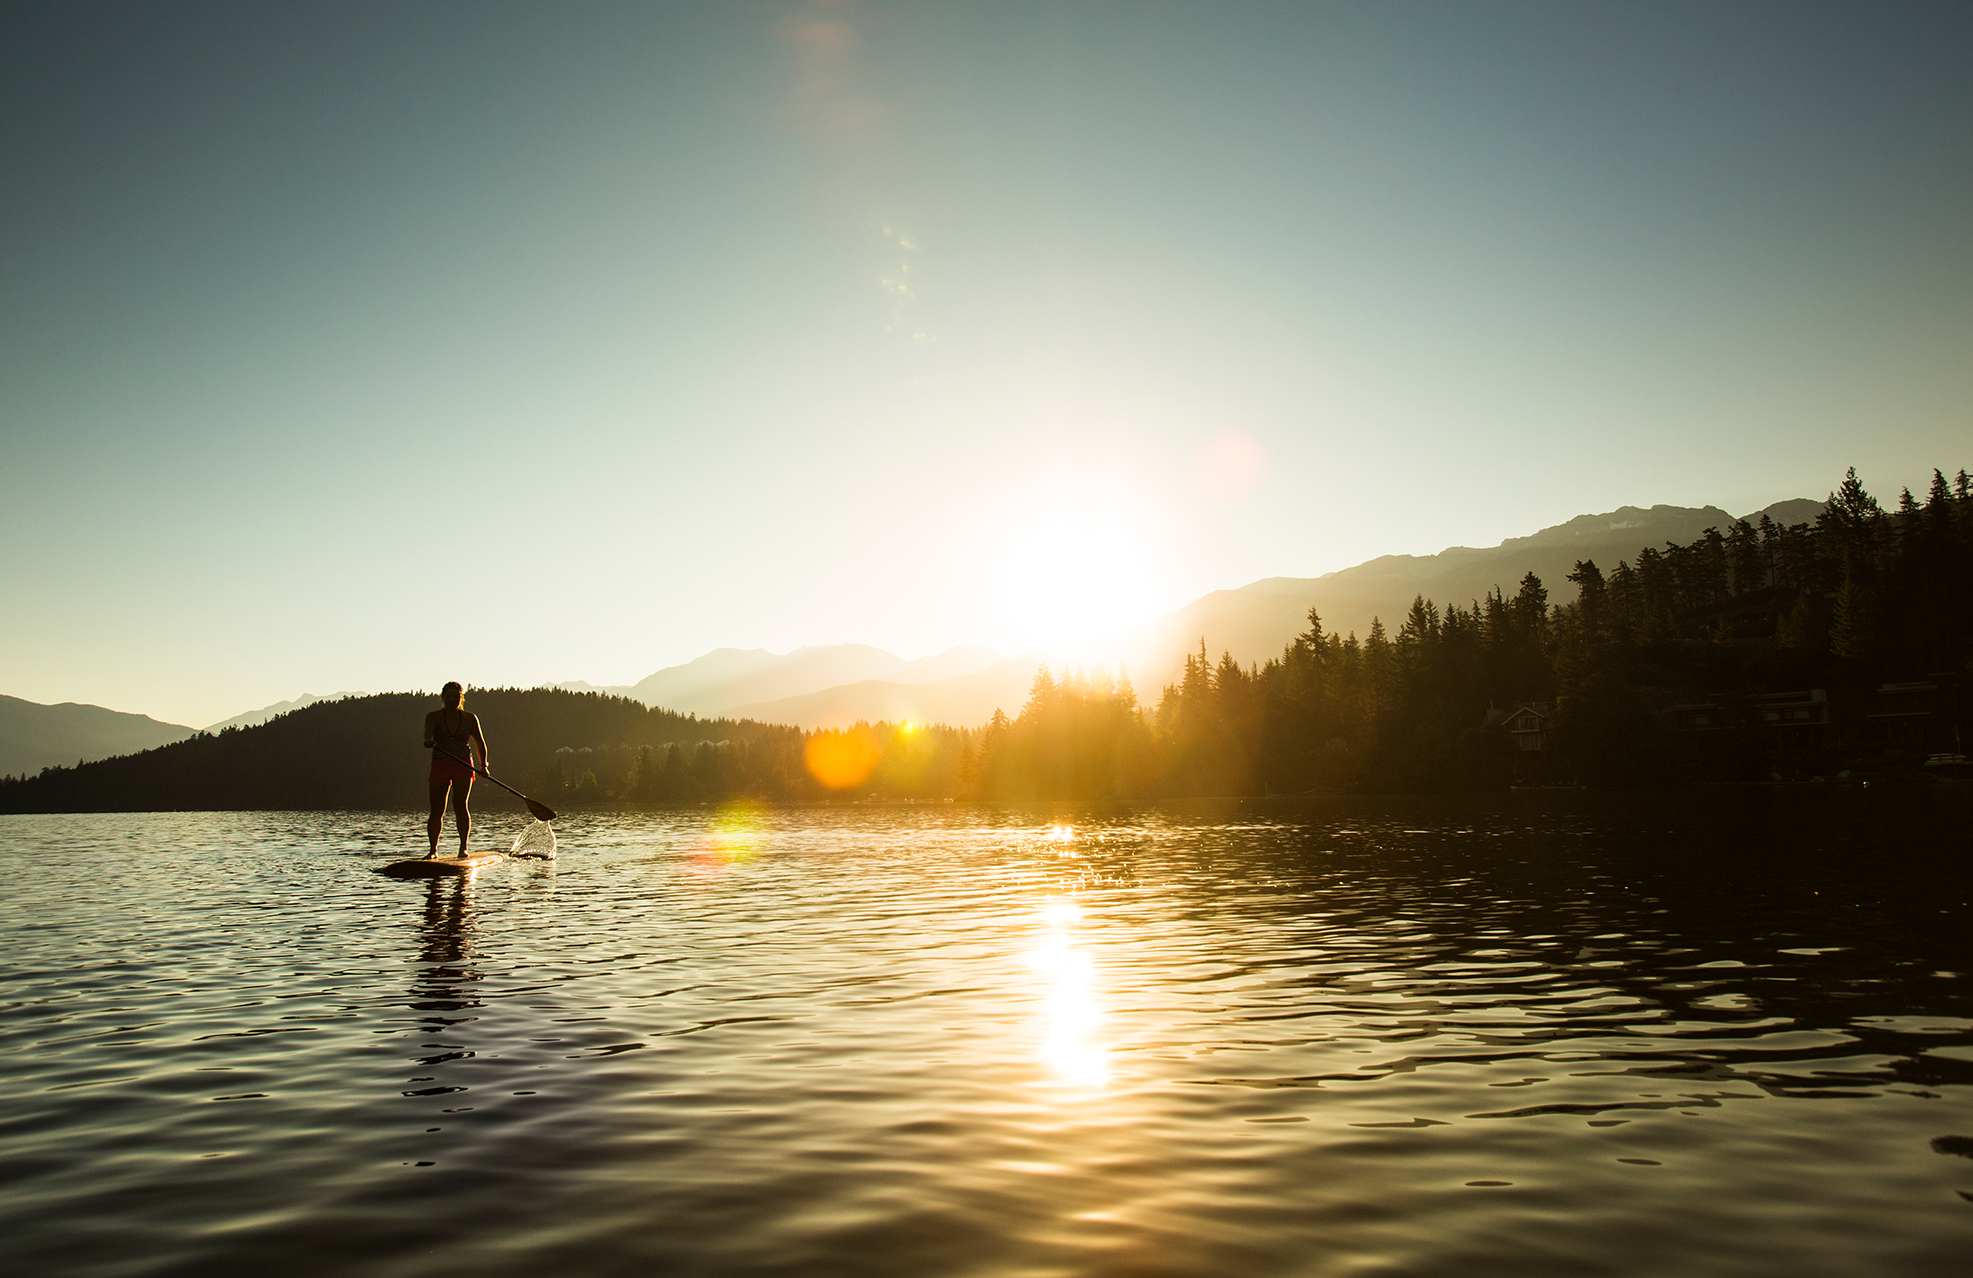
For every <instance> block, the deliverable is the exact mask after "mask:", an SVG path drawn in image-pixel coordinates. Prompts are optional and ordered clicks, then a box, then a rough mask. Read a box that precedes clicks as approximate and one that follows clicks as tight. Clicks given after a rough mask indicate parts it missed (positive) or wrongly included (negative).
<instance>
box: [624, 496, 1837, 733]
mask: <svg viewBox="0 0 1973 1278" xmlns="http://www.w3.org/2000/svg"><path fill="white" fill-rule="evenodd" d="M1822 508H1823V503H1822V502H1819V501H1811V500H1808V499H1806V498H1800V499H1796V500H1792V501H1783V502H1777V503H1775V504H1774V505H1772V506H1769V507H1767V509H1766V510H1764V511H1756V512H1755V513H1754V514H1752V515H1749V516H1748V519H1750V520H1752V521H1754V522H1756V523H1758V522H1759V519H1760V516H1761V515H1763V514H1765V515H1767V516H1768V517H1769V518H1770V519H1773V520H1774V521H1775V522H1776V523H1780V524H1799V523H1808V522H1811V521H1813V520H1814V519H1815V517H1816V516H1817V515H1818V514H1820V513H1821V512H1822ZM1732 522H1733V516H1731V515H1729V514H1727V512H1725V511H1724V510H1721V509H1719V508H1718V507H1716V506H1702V507H1698V508H1692V507H1685V506H1653V507H1651V508H1650V509H1649V510H1643V509H1640V508H1638V507H1636V506H1625V507H1622V508H1620V509H1618V510H1613V511H1610V512H1608V513H1607V514H1601V515H1582V516H1579V517H1577V518H1575V519H1572V520H1570V521H1569V522H1568V523H1566V524H1558V525H1556V526H1555V527H1553V528H1544V529H1542V530H1541V531H1540V532H1538V533H1535V534H1533V535H1531V536H1527V537H1512V538H1509V539H1508V540H1506V541H1503V542H1501V543H1500V544H1499V545H1498V546H1489V547H1485V548H1480V549H1475V548H1472V547H1467V546H1453V547H1450V548H1449V549H1446V550H1444V551H1441V552H1440V553H1438V554H1436V555H1385V556H1383V557H1382V558H1378V559H1373V560H1371V561H1369V562H1368V563H1363V564H1358V565H1357V566H1356V567H1354V568H1344V569H1342V570H1340V571H1338V572H1332V573H1329V574H1327V575H1326V576H1322V577H1269V578H1267V579H1265V580H1262V581H1256V582H1252V583H1250V584H1248V585H1245V586H1241V587H1239V588H1238V589H1235V590H1215V591H1214V592H1212V593H1211V594H1209V595H1205V596H1203V597H1201V598H1199V599H1195V600H1193V601H1192V602H1191V603H1189V604H1187V605H1186V606H1185V607H1183V608H1180V609H1178V610H1177V611H1175V612H1170V613H1167V614H1165V615H1164V616H1162V617H1159V618H1158V619H1156V620H1155V621H1151V622H1149V623H1147V624H1145V625H1142V626H1138V627H1136V628H1134V629H1132V630H1129V631H1125V632H1124V633H1123V634H1121V635H1118V636H1115V637H1114V638H1113V639H1112V640H1111V641H1110V642H1109V643H1107V644H1105V645H1102V646H1101V647H1100V648H1099V652H1100V653H1101V654H1102V659H1103V660H1104V661H1105V662H1106V664H1108V666H1109V667H1110V668H1111V669H1112V670H1113V671H1114V670H1115V669H1116V667H1118V666H1119V665H1121V666H1122V667H1123V669H1124V671H1125V672H1126V673H1128V674H1129V675H1130V677H1131V680H1132V682H1133V683H1134V684H1135V686H1136V688H1137V695H1138V698H1139V699H1140V700H1141V701H1143V702H1144V703H1146V704H1155V703H1156V701H1157V698H1158V694H1159V692H1160V691H1161V690H1162V689H1163V687H1164V685H1165V684H1167V683H1169V682H1171V681H1173V680H1174V679H1175V678H1177V676H1178V674H1179V672H1180V670H1181V668H1182V667H1183V664H1184V660H1185V654H1186V653H1188V652H1194V651H1197V649H1198V646H1199V641H1200V639H1201V638H1203V639H1204V640H1205V643H1206V650H1207V653H1208V655H1210V656H1211V657H1212V658H1213V659H1214V660H1218V659H1219V655H1220V654H1221V653H1222V652H1231V653H1232V654H1233V656H1234V659H1235V660H1237V661H1240V662H1242V663H1246V662H1260V661H1266V660H1267V659H1268V658H1270V657H1275V656H1279V655H1280V653H1281V650H1282V648H1283V647H1285V646H1286V645H1287V644H1288V643H1289V642H1290V641H1291V640H1293V639H1294V637H1295V636H1296V635H1297V634H1300V633H1301V632H1302V631H1303V630H1306V629H1307V628H1308V610H1309V609H1310V608H1311V607H1314V608H1316V609H1318V610H1319V611H1320V612H1321V615H1322V624H1323V628H1324V629H1326V630H1331V631H1337V632H1343V633H1347V632H1350V631H1355V632H1356V634H1357V635H1358V636H1359V637H1361V636H1363V635H1366V634H1368V633H1369V632H1370V623H1371V620H1372V619H1373V618H1375V617H1382V618H1383V620H1384V625H1385V628H1386V629H1387V630H1390V631H1393V632H1395V631H1396V629H1397V627H1398V625H1399V624H1400V623H1401V622H1402V620H1403V618H1404V614H1405V613H1406V611H1408V610H1409V609H1410V607H1411V601H1412V599H1413V598H1414V597H1416V596H1418V595H1421V594H1422V595H1424V596H1425V597H1426V598H1427V599H1430V600H1432V601H1434V602H1435V603H1437V604H1439V605H1440V606H1441V607H1444V606H1445V605H1446V604H1448V603H1457V604H1459V605H1461V606H1462V607H1463V606H1466V605H1468V604H1470V603H1471V602H1472V601H1474V600H1476V599H1481V598H1484V597H1485V596H1486V593H1487V592H1488V591H1489V590H1492V589H1493V588H1494V587H1496V586H1498V587H1499V588H1500V589H1501V590H1502V591H1504V592H1506V593H1507V594H1510V595H1511V594H1513V593H1514V592H1515V591H1516V590H1517V589H1519V588H1520V584H1521V578H1522V577H1523V576H1525V575H1526V574H1528V573H1530V572H1532V573H1534V574H1535V575H1536V576H1537V577H1540V578H1541V580H1542V584H1543V585H1544V586H1546V587H1547V588H1548V595H1549V600H1550V602H1552V603H1567V602H1569V601H1570V600H1572V599H1574V598H1575V595H1576V588H1575V587H1574V586H1573V585H1571V584H1570V583H1569V581H1568V574H1569V573H1570V572H1571V571H1573V570H1574V568H1575V565H1576V561H1577V560H1579V559H1593V560H1595V561H1596V563H1597V565H1598V566H1599V567H1601V568H1603V569H1605V570H1606V571H1607V570H1608V569H1610V568H1612V567H1614V566H1615V565H1616V564H1617V562H1618V561H1619V560H1630V559H1635V558H1636V557H1637V553H1638V552H1639V551H1640V550H1643V549H1644V548H1645V547H1646V546H1653V547H1662V546H1663V545H1664V544H1665V543H1666V542H1677V543H1680V544H1685V543H1689V542H1691V541H1692V540H1693V539H1695V538H1697V537H1698V536H1699V535H1700V534H1702V533H1704V532H1705V531H1706V529H1708V528H1719V529H1722V530H1724V529H1725V528H1726V526H1727V525H1728V524H1730V523H1732ZM727 651H729V652H730V651H732V650H730V649H728V650H727ZM808 651H816V650H813V649H811V650H808ZM866 651H871V650H866ZM955 651H957V650H955ZM713 655H717V654H708V656H709V657H710V656H713ZM738 655H753V654H738ZM758 655H760V656H769V655H771V654H758ZM700 660H701V661H705V660H707V658H705V657H702V658H700ZM695 664H696V663H695ZM1035 665H1036V662H1035V659H1034V658H1031V657H1030V658H1022V659H1019V660H1015V661H1004V662H1000V663H999V664H996V665H993V666H990V667H986V668H983V669H978V670H976V671H974V672H971V673H968V674H966V675H963V676H960V677H957V678H949V679H943V680H938V681H936V682H933V681H927V682H924V683H920V684H916V685H915V686H906V683H907V681H906V680H902V679H899V678H897V677H895V676H887V677H885V678H863V679H859V680H855V681H846V682H844V683H843V684H841V685H839V686H835V687H826V688H821V689H818V690H814V691H803V692H801V693H798V694H786V695H782V696H778V697H771V698H770V697H764V698H762V699H760V700H757V701H733V702H727V703H724V704H723V705H722V707H721V709H722V712H723V713H726V714H730V715H732V716H734V717H736V718H749V719H757V720H759V721H761V722H765V723H792V724H798V725H800V726H802V727H805V728H818V727H843V726H847V725H849V724H852V723H854V722H856V721H857V720H859V719H861V720H864V721H866V722H870V723H875V722H878V721H880V720H885V719H888V720H891V721H892V722H896V721H897V720H900V719H909V720H911V721H912V722H914V723H921V722H922V723H949V724H952V725H953V726H954V727H975V726H977V725H979V724H981V723H983V722H985V721H986V720H987V719H989V718H991V717H992V715H993V712H994V710H995V709H996V708H998V709H1001V710H1005V711H1006V712H1007V713H1008V714H1009V715H1014V714H1016V713H1018V712H1019V710H1020V708H1021V705H1022V703H1024V702H1025V701H1026V700H1027V695H1028V685H1029V683H1030V682H1031V681H1032V680H1033V677H1034V670H1035ZM756 668H759V667H756ZM686 669H689V667H684V666H679V667H673V670H686ZM670 673H671V671H660V672H659V675H654V676H652V678H653V679H656V678H659V677H660V676H662V675H668V674H670ZM646 682H647V683H648V682H650V681H649V680H647V681H646ZM641 686H642V685H640V687H641Z"/></svg>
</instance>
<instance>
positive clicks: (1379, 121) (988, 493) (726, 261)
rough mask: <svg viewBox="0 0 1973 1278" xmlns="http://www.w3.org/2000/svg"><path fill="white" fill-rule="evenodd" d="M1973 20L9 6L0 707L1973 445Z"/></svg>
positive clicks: (990, 624) (1876, 14) (818, 615)
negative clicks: (10, 701)
mask: <svg viewBox="0 0 1973 1278" xmlns="http://www.w3.org/2000/svg"><path fill="white" fill-rule="evenodd" d="M1969 55H1973V8H1969V7H1968V6H1965V5H1963V4H1960V5H1941V6H1934V7H1900V6H1896V5H1888V4H1873V5H1841V6H1828V7H1823V6H1816V5H1810V4H1802V3H1786V4H1778V5H1766V6H1764V5H1736V4H1715V3H1704V4H1688V5H1680V4H1660V5H1629V6H1625V5H1615V4H1610V5H1593V4H1581V3H1564V4H1557V5H1552V6H1540V5H1490V4H1465V3H1462V4H1452V5H1444V6H1434V5H1407V4H1401V3H1379V4H1357V3H1351V4H1343V5H1336V6H1323V5H1317V4H1287V5H1280V6H1255V7H1242V6H1238V5H1173V6H1169V7H1161V6H1157V5H1152V4H1145V3H1129V4H1119V5H1115V6H1105V5H1074V4H1069V5H1062V4H1037V5H1032V6H1024V5H1018V4H998V3H997V4H990V5H962V4H949V5H947V4H911V5H894V6H893V5H880V4H871V3H866V4H857V3H847V2H845V3H808V4H804V3H785V4H771V3H753V4H748V3H739V4H731V5H703V4H692V5H679V6H675V7H667V6H659V5H645V4H625V5H610V6H605V5H582V4H559V5H534V6H522V5H514V6H507V5H498V4H491V3H472V4H412V5H401V4H380V5H362V4H353V3H337V4H325V5H315V6H296V5H264V4H242V5H237V6H212V5H197V4H183V3H174V4H170V5H158V4H149V3H146V4H137V5H129V6H105V5H92V4H83V3H62V4H58V5H45V6H43V5H26V4H14V5H9V6H7V7H6V8H5V9H4V10H0V103H4V107H3V108H0V147H3V148H4V152H3V153H0V161H4V172H3V173H0V220H3V221H4V224H3V225H0V432H4V434H3V435H0V447H4V459H0V460H4V465H3V466H0V536H4V544H5V547H6V550H7V555H6V567H5V570H4V573H3V574H0V613H4V621H0V692H5V693H8V694H11V695H15V696H21V697H26V698H29V699H31V700H36V701H63V700H78V701H91V702H96V703H98V704H103V705H108V706H112V707H114V708H117V709H125V710H135V711H141V712H144V713H148V714H152V715H155V716H157V717H159V718H163V719H167V720H172V721H176V722H183V723H191V724H202V723H207V722H211V721H214V720H216V719H219V718H221V717H223V716H225V715H229V714H232V713H234V712H237V711H240V710H243V709H247V708H251V707H255V706H259V705H263V704H266V703H268V702H272V701H275V700H282V699H286V698H289V697H293V696H295V695H296V694H298V693H301V692H303V691H314V692H326V691H331V690H336V689H346V688H361V689H365V690H368V691H383V690H387V689H400V688H435V687H436V686H437V685H438V684H439V683H441V682H442V681H444V680H445V679H447V678H459V679H462V680H464V681H466V682H468V683H474V684H504V683H515V684H523V685H528V684H535V683H541V682H547V681H555V680H563V679H586V680H589V681H591V682H595V683H617V682H631V681H634V680H636V679H638V678H640V677H642V676H643V675H645V674H648V673H650V672H651V671H652V670H655V669H657V668H659V667H661V666H665V665H669V664H674V663H676V662H679V661H683V660H687V659H690V658H691V657H693V656H696V655H697V654H699V653H701V652H703V651H705V650H706V649H708V648H712V647H716V646H729V645H730V646H739V647H768V648H773V649H776V650H785V649H787V648H791V647H794V646H798V645H802V644H810V643H831V642H840V641H861V642H868V643H872V644H876V645H879V646H882V647H887V648H889V649H891V650H893V651H895V652H898V653H900V654H901V655H904V656H908V657H909V656H918V655H923V654H926V653H930V652H934V651H938V650H940V649H943V648H945V647H947V646H950V645H952V644H955V643H962V642H973V643H985V644H992V645H996V646H999V647H1001V648H1002V649H1003V650H1007V651H1016V650H1021V649H1024V648H1026V647H1027V646H1029V645H1032V644H1048V643H1055V642H1060V641H1065V640H1072V639H1075V638H1078V637H1082V636H1084V635H1087V634H1089V633H1092V632H1095V631H1100V630H1102V629H1105V628H1108V627H1110V626H1114V625H1120V624H1124V623H1128V622H1134V621H1138V620H1143V619H1145V618H1147V617H1149V616H1151V615H1154V614H1156V613H1158V612H1162V611H1165V610H1167V609H1169V608H1171V607H1174V606H1177V605H1179V604H1181V603H1183V602H1185V601H1186V600H1188V599H1190V598H1193V597H1195V596H1197V595H1199V594H1201V593H1204V592H1205V591H1207V590H1211V589H1215V588H1219V587H1224V586H1234V585H1239V584H1242V583H1245V582H1247V581H1251V580H1253V579H1255V578H1259V577H1265V576H1275V575H1293V576H1313V575H1316V574H1319V573H1322V572H1325V571H1329V570H1332V569H1336V568H1340V567H1345V566H1348V565H1350V564H1353V563H1357V562H1360V561H1361V560H1364V559H1367V558H1370V557H1372V556H1375V555H1378V554H1383V553H1391V552H1412V553H1431V552H1434V551H1437V550H1439V549H1442V548H1443V547H1445V546H1447V545H1450V544H1467V545H1485V544H1492V543H1494V542H1497V541H1499V540H1500V539H1502V538H1503V537H1508V536H1516V535H1521V534H1525V533H1528V532H1531V531H1533V530H1535V529H1537V528H1539V527H1542V526H1544V525H1548V524H1553V523H1558V522H1560V521H1562V520H1565V519H1567V518H1569V517H1571V516H1574V515H1577V514H1581V513H1584V512H1587V511H1596V510H1607V509H1612V508H1614V507H1616V506H1619V505H1623V504H1638V505H1649V504H1652V503H1657V502H1666V503H1673V504H1679V505H1694V506H1696V505H1703V504H1707V503H1711V504H1714V505H1719V506H1723V507H1726V508H1728V509H1730V510H1733V511H1734V512H1735V513H1739V512H1742V511H1746V510H1751V509H1754V508H1757V507H1759V506H1762V505H1765V504H1767V503H1769V502H1771V501H1774V500H1777V499H1780V498H1783V497H1792V496H1805V495H1806V496H1820V495H1822V494H1823V493H1825V492H1827V491H1828V490H1829V489H1830V488H1831V487H1832V486H1833V485H1834V484H1835V483H1836V482H1837V481H1838V480H1839V479H1840V478H1841V475H1842V472H1843V468H1844V467H1846V466H1849V465H1855V466H1856V467H1857V468H1858V470H1859V471H1860V472H1861V474H1862V476H1863V478H1864V481H1865V483H1866V484H1868V485H1870V486H1871V487H1872V488H1873V490H1878V491H1881V492H1882V493H1883V495H1885V496H1895V494H1896V491H1897V488H1898V487H1899V486H1900V485H1903V484H1910V485H1912V486H1914V487H1918V486H1920V485H1921V484H1922V483H1923V482H1924V481H1925V480H1926V479H1927V478H1928V477H1929V472H1930V468H1931V467H1933V466H1941V467H1944V468H1946V469H1947V470H1948V472H1950V471H1951V470H1953V469H1954V468H1957V467H1959V466H1962V465H1965V466H1968V467H1973V430H1969V421H1968V417H1969V405H1973V75H1969V74H1968V71H1967V68H1968V66H1969V65H1973V59H1970V58H1969Z"/></svg>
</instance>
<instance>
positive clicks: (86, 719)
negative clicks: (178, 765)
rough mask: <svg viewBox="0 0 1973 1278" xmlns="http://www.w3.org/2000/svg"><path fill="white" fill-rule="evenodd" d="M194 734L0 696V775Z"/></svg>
mask: <svg viewBox="0 0 1973 1278" xmlns="http://www.w3.org/2000/svg"><path fill="white" fill-rule="evenodd" d="M194 731H196V729H193V728H188V727H186V726H185V725H184V724H182V723H160V722H158V721H157V720H156V719H153V718H151V717H150V716H148V715H141V714H125V713H124V712H123V711H121V710H105V709H104V708H103V707H102V706H89V705H80V704H78V703H76V702H73V701H64V702H62V703H61V704H60V705H53V706H45V705H42V704H40V703H39V702H35V701H23V700H21V699H20V698H19V697H4V696H0V775H6V776H28V775H32V774H33V773H36V772H39V771H41V769H43V768H45V767H48V766H49V765H51V764H56V763H68V764H73V763H75V762H77V761H79V760H95V759H108V758H111V757H113V756H115V755H119V754H136V753H138V752H139V751H143V750H149V749H151V748H152V747H154V746H161V745H170V744H171V743H172V742H173V741H183V740H184V739H185V738H186V737H189V736H191V735H192V733H193V732H194Z"/></svg>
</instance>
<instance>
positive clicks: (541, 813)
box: [432, 746, 555, 821]
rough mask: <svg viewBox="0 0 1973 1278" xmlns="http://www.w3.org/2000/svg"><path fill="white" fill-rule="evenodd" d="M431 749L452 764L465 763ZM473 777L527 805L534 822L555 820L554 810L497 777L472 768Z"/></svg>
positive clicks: (439, 748) (443, 750) (439, 750)
mask: <svg viewBox="0 0 1973 1278" xmlns="http://www.w3.org/2000/svg"><path fill="white" fill-rule="evenodd" d="M432 749H434V750H436V751H438V752H439V753H440V754H442V755H444V756H445V757H446V758H448V759H450V760H452V761H453V762H454V763H466V761H465V760H464V759H462V758H460V757H459V756H458V755H456V754H454V753H452V751H450V750H448V749H446V748H445V747H444V746H433V747H432ZM466 766H467V767H469V768H473V765H472V764H470V763H466ZM473 775H474V776H477V777H485V778H486V779H487V780H489V781H491V782H493V784H495V785H497V786H499V787H500V788H501V789H503V790H505V791H506V792H507V793H509V794H511V795H513V796H514V797H515V798H517V799H519V800H520V801H521V802H522V803H525V804H527V805H528V811H530V812H532V813H534V819H535V820H537V821H553V820H554V819H555V809H553V808H551V807H549V806H548V805H547V804H545V803H536V802H535V801H534V800H533V799H530V798H528V797H527V796H526V795H525V794H522V793H521V792H520V791H519V790H516V789H515V788H514V787H513V786H511V785H508V784H507V783H506V782H505V781H502V780H501V779H500V778H499V777H496V776H494V775H493V774H492V773H491V772H488V771H486V770H484V769H482V768H473Z"/></svg>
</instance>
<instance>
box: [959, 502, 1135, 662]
mask: <svg viewBox="0 0 1973 1278" xmlns="http://www.w3.org/2000/svg"><path fill="white" fill-rule="evenodd" d="M1141 527H1142V525H1141V523H1140V522H1139V521H1138V520H1136V519H1134V518H1132V517H1131V516H1130V515H1129V513H1128V512H1127V511H1124V510H1122V509H1120V508H1118V506H1117V505H1116V504H1115V503H1103V504H1096V503H1085V502H1078V501H1076V500H1073V499H1071V498H1068V497H1058V498H1056V499H1055V500H1053V501H1051V502H1049V503H1047V504H1045V505H1041V506H1038V507H1036V508H1034V509H1032V510H1030V511H1029V512H1027V513H1026V514H1025V515H1024V516H1022V517H1018V518H1016V519H1015V520H1014V521H1013V522H1012V524H1011V526H1010V527H1009V528H1008V529H1007V531H1006V533H1005V535H1004V536H1003V537H1002V538H1001V539H1000V542H999V545H998V547H997V550H996V555H995V558H994V561H993V571H992V573H991V578H990V585H989V588H990V591H991V594H992V598H991V600H990V608H991V611H992V615H993V617H994V620H995V622H996V623H997V629H998V630H999V632H1000V642H1001V643H1002V644H1004V645H1006V646H1007V647H1009V648H1011V649H1013V650H1015V651H1020V652H1041V653H1046V654H1051V655H1060V656H1064V657H1077V656H1083V655H1092V656H1093V655H1096V654H1093V653H1090V652H1089V649H1090V647H1091V645H1092V644H1093V643H1095V642H1096V641H1097V640H1099V639H1101V638H1103V637H1104V636H1105V635H1108V634H1110V633H1112V632H1114V631H1117V630H1120V629H1122V628H1124V627H1126V626H1130V625H1134V624H1136V623H1138V622H1140V621H1147V620H1149V619H1150V618H1151V617H1153V616H1155V615H1156V614H1157V613H1158V612H1159V611H1160V605H1161V602H1162V597H1163V593H1164V592H1163V589H1162V587H1163V574H1162V573H1161V571H1160V570H1159V565H1158V562H1157V559H1156V557H1155V556H1154V555H1153V554H1152V553H1151V551H1150V548H1149V547H1148V546H1147V544H1146V541H1145V538H1144V537H1143V535H1142V533H1141V531H1140V530H1141Z"/></svg>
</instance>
